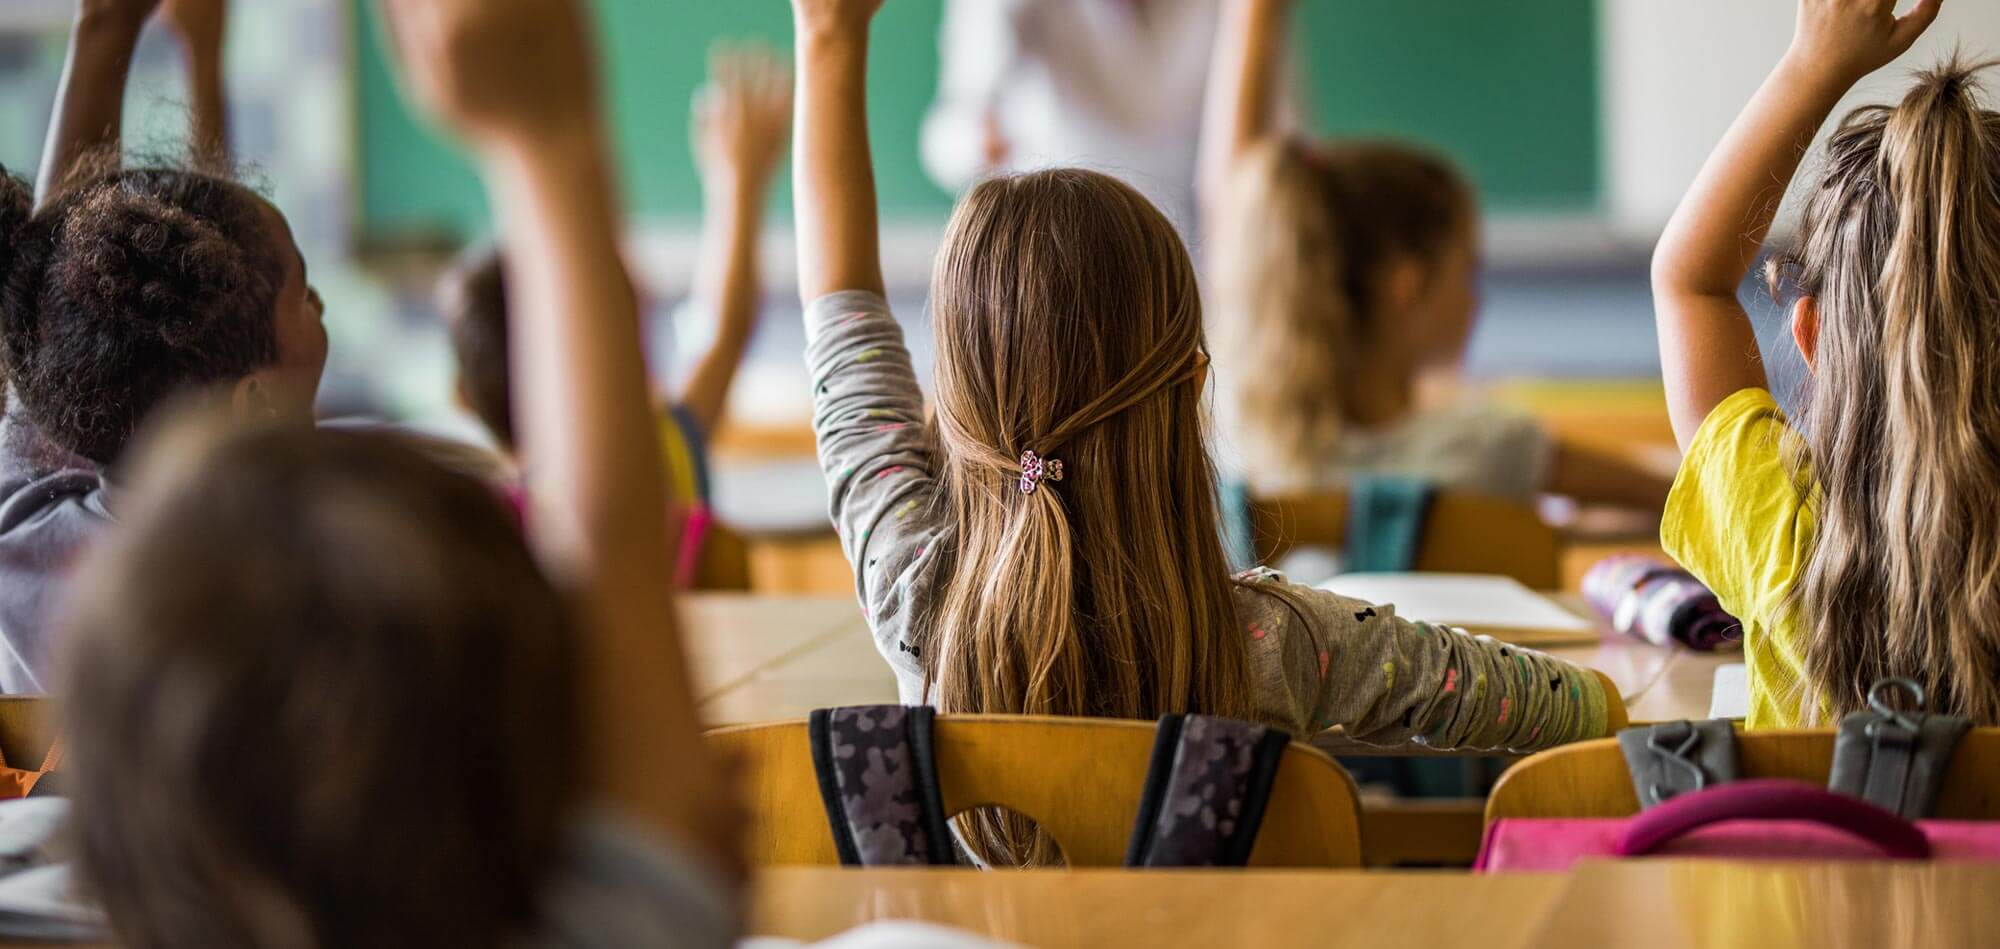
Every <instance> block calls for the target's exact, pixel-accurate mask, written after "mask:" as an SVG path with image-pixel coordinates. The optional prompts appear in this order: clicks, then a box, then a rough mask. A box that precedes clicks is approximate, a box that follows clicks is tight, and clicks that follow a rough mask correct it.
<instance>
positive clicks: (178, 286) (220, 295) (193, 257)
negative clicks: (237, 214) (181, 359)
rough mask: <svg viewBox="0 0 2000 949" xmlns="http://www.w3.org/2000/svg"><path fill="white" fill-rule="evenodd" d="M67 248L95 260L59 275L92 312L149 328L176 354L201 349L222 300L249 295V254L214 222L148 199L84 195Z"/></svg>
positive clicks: (71, 217)
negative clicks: (208, 320) (204, 324)
mask: <svg viewBox="0 0 2000 949" xmlns="http://www.w3.org/2000/svg"><path fill="white" fill-rule="evenodd" d="M61 227H62V234H61V242H62V244H63V245H64V246H66V247H69V248H72V249H81V250H80V252H81V253H83V254H86V255H88V257H90V258H93V259H91V260H89V261H88V263H87V264H86V265H84V266H66V267H62V268H58V271H57V272H56V273H54V274H51V279H53V280H56V281H57V282H58V284H59V286H60V289H61V291H62V293H63V295H64V296H65V297H66V298H68V299H69V300H70V301H72V302H73V303H74V304H76V305H78V306H80V307H83V308H84V309H85V310H86V311H88V312H93V313H97V314H99V315H100V316H102V317H104V318H109V319H123V320H128V321H131V322H135V323H139V324H142V325H144V326H146V327H149V328H150V329H151V331H152V332H153V333H155V334H157V336H158V338H159V340H160V341H161V342H162V343H165V344H166V345H169V346H173V347H175V348H181V347H185V346H190V345H194V344H195V343H196V341H197V340H198V339H199V338H200V335H201V333H202V331H203V327H202V325H201V324H202V322H203V321H204V320H205V319H206V318H207V317H208V315H209V314H211V313H213V311H214V309H215V307H214V304H215V302H216V301H217V300H218V299H226V298H228V297H231V296H234V295H236V294H238V293H242V292H244V291H245V290H246V283H247V275H248V273H249V270H250V267H249V261H248V255H247V253H246V251H245V249H244V248H243V247H241V246H240V245H238V244H237V242H235V241H233V240H231V239H230V238H229V237H228V235H226V234H225V233H224V232H223V230H222V229H221V228H220V227H218V226H216V224H214V223H213V222H210V221H206V220H203V219H201V218H198V217H196V216H194V215H193V214H190V213H188V212H187V211H186V210H183V209H182V208H179V207H176V206H174V205H172V204H169V203H167V202H166V201H162V200H160V199H159V198H157V197H154V196H152V195H149V194H145V193H143V192H140V191H137V190H134V189H131V188H127V187H124V186H122V185H117V184H114V185H110V186H107V187H100V188H97V189H94V190H93V191H92V192H91V193H89V194H88V195H86V196H84V197H83V198H82V200H81V201H80V202H79V203H78V204H77V205H76V207H75V208H73V209H72V210H71V211H70V213H69V214H68V215H66V216H65V217H64V220H63V222H62V225H61Z"/></svg>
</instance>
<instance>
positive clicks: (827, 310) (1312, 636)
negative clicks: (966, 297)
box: [806, 291, 1607, 750]
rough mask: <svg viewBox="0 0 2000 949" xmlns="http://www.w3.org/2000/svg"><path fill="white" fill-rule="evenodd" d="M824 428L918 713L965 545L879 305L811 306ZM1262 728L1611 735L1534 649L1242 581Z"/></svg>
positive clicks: (1282, 585) (1398, 736) (862, 559)
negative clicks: (930, 633)
mask: <svg viewBox="0 0 2000 949" xmlns="http://www.w3.org/2000/svg"><path fill="white" fill-rule="evenodd" d="M806 335H807V340H808V343H807V348H806V362H807V365H808V367H809V369H810V371H811V373H812V385H813V430H814V433H815V435H816V436H817V438H818V441H819V460H820V465H821V467H822V468H823V469H824V470H825V472H826V478H827V487H828V490H829V491H830V493H831V505H832V514H833V522H834V527H835V529H836V530H837V531H838V532H839V534H840V539H841V544H842V546H843V548H844V549H845V551H846V553H847V557H848V560H849V561H850V562H852V563H853V564H854V566H855V577H856V585H857V588H858V592H859V594H860V597H861V606H862V610H863V612H864V614H865V615H866V616H867V617H868V622H869V625H870V627H871V629H872V630H873V632H874V636H875V645H876V648H877V649H878V650H879V651H880V652H881V653H882V657H883V658H884V659H886V660H888V662H889V666H890V668H891V669H893V670H894V671H895V673H896V681H897V685H898V689H899V691H900V693H901V696H902V700H903V701H904V702H906V703H921V702H923V701H925V696H924V668H923V666H922V664H921V662H920V658H919V657H918V656H917V655H916V654H915V651H914V650H913V648H912V642H913V638H912V635H911V629H912V626H913V624H915V623H920V622H925V621H926V620H927V618H928V617H930V616H932V615H934V611H933V606H934V605H935V604H936V602H937V600H938V598H939V596H940V594H941V591H942V585H943V584H944V583H945V582H946V581H947V580H948V577H947V576H946V568H945V566H944V565H945V564H946V563H947V562H948V559H949V558H946V557H943V556H940V555H941V553H943V552H946V551H948V550H949V549H950V548H951V546H952V545H953V543H954V542H955V540H954V537H953V534H954V527H953V525H952V524H950V523H949V522H948V516H947V514H946V513H945V510H944V507H943V505H942V504H939V503H937V501H938V498H937V494H938V483H937V480H936V475H937V464H936V459H934V458H933V457H932V455H931V447H930V446H931V444H932V440H931V438H930V437H929V435H928V433H927V432H926V431H925V425H926V424H927V423H926V421H925V416H924V405H923V393H922V391H921V390H920V389H919V388H918V386H917V379H916V375H915V373H914V372H913V371H912V370H911V368H910V356H909V351H908V349H906V348H905V347H904V344H903V334H902V329H901V328H900V327H898V326H897V325H896V322H895V320H894V318H892V317H891V316H890V314H889V308H888V304H887V303H886V302H885V301H884V300H883V299H882V298H881V297H880V296H878V295H876V294H873V293H867V292H862V291H846V292H842V293H835V294H831V295H829V296H826V297H822V298H820V299H819V300H816V301H814V302H813V304H812V305H811V306H809V307H807V309H806ZM1233 590H1234V597H1235V602H1236V618H1237V622H1238V624H1239V625H1240V627H1241V630H1242V634H1243V635H1244V636H1245V637H1246V639H1247V640H1248V642H1247V644H1246V645H1247V649H1246V653H1247V655H1248V659H1249V668H1248V670H1247V672H1248V674H1249V676H1250V680H1251V692H1252V695H1253V700H1254V703H1255V712H1256V715H1257V717H1258V718H1259V719H1260V720H1261V721H1263V722H1265V723H1267V724H1270V725H1273V726H1276V727H1279V728H1282V729H1285V730H1286V731H1289V732H1291V733H1292V734H1294V735H1299V736H1307V735H1310V734H1312V733H1314V732H1317V731H1320V730H1323V729H1326V728H1330V727H1333V726H1336V725H1337V726H1341V727H1342V728H1343V729H1345V730H1346V732H1347V734H1348V735H1349V736H1350V737H1353V738H1357V739H1360V740H1363V741H1370V742H1376V743H1382V744H1389V743H1400V742H1404V741H1418V742H1422V743H1425V744H1428V745H1432V746H1434V747H1440V748H1461V747H1462V748H1480V749H1498V748H1506V749H1518V750H1527V749H1533V748H1543V747H1547V746H1550V745H1556V744H1561V743H1563V742H1567V741H1576V740H1579V739H1583V738H1591V737H1596V736H1599V735H1602V734H1603V733H1604V731H1605V727H1606V720H1607V714H1606V696H1605V694H1604V691H1603V687H1602V685H1601V684H1600V682H1599V681H1598V679H1597V678H1596V677H1595V676H1593V675H1591V674H1590V673H1589V672H1587V671H1585V670H1583V669H1580V668H1578V667H1576V666H1573V665H1570V664H1569V663H1566V662H1562V661H1560V660H1557V659H1554V658H1551V657H1548V656H1545V655H1542V654H1540V653H1537V652H1534V651H1532V650H1527V649H1522V648H1519V647H1516V646H1510V645H1508V644H1506V643H1501V642H1496V641H1494V640H1491V639H1488V638H1485V637H1474V636H1470V635H1467V634H1465V633H1463V632H1460V631H1457V630H1452V629H1449V628H1446V627H1442V626H1436V625H1432V624H1429V623H1421V622H1411V621H1409V620H1405V619H1403V618H1401V617H1399V616H1397V615H1396V611H1395V608H1394V607H1393V606H1387V605H1375V604H1369V603H1364V602H1361V601H1359V600H1352V599H1348V598H1346V597H1342V596H1338V595H1336V594H1333V593H1330V592H1327V591H1324V590H1318V589H1313V588H1310V587H1303V586H1297V585H1293V584H1289V583H1286V582H1284V580H1283V578H1282V577H1280V576H1278V575H1277V574H1275V573H1273V572H1270V571H1252V572H1251V573H1249V574H1245V575H1243V576H1242V577H1239V578H1237V581H1236V583H1235V585H1234V588H1233Z"/></svg>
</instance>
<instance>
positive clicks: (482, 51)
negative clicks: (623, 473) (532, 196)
mask: <svg viewBox="0 0 2000 949" xmlns="http://www.w3.org/2000/svg"><path fill="white" fill-rule="evenodd" d="M380 2H381V3H382V6H383V9H384V13H385V16H384V20H385V22H387V23H388V24H389V31H390V34H391V37H392V38H393V40H394V42H395V45H396V48H397V51H398V53H399V59H400V60H401V62H402V64H403V69H404V76H405V79H404V83H405V88H406V90H407V91H408V93H409V94H410V96H411V97H412V98H414V99H415V100H416V101H417V102H418V103H419V104H420V105H421V106H422V107H423V109H424V111H426V112H428V113H429V114H430V115H431V116H432V117H434V118H436V119H437V120H439V121H441V122H443V123H444V124H446V125H448V126H450V127H451V129H452V130H453V131H454V132H456V133H457V134H459V135H460V136H462V137H463V138H464V139H465V140H466V142H467V144H469V145H471V146H472V147H473V148H474V149H478V150H481V151H482V152H484V151H487V150H489V149H491V148H495V147H505V146H509V145H519V144H524V143H526V142H528V141H529V140H530V139H531V137H533V136H537V135H547V134H549V133H560V132H573V131H577V130H578V129H579V127H580V126H585V125H588V124H590V123H593V122H595V121H596V119H597V90H596V84H595V79H594V77H593V75H592V64H591V58H590V52H589V50H590V44H589V42H588V40H587V35H586V33H585V29H586V23H585V20H584V14H583V11H582V10H580V9H579V8H578V6H577V4H576V3H574V2H569V0H380ZM592 134H594V132H592Z"/></svg>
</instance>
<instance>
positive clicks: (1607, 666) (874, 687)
mask: <svg viewBox="0 0 2000 949" xmlns="http://www.w3.org/2000/svg"><path fill="white" fill-rule="evenodd" d="M696 599H710V600H714V599H718V598H715V597H708V598H696ZM724 599H727V600H729V601H731V602H730V605H728V606H727V608H726V609H725V607H724V606H723V605H721V604H717V605H713V606H712V607H711V611H710V615H722V614H724V613H727V614H728V615H729V616H730V617H731V619H732V620H733V622H732V623H731V624H730V628H731V629H733V630H735V631H737V632H738V633H740V634H749V635H755V636H758V637H762V636H764V635H765V633H764V630H763V626H764V625H766V622H767V621H766V620H765V619H764V607H763V606H762V605H761V602H762V600H761V598H754V597H735V598H724ZM775 602H784V603H788V604H792V605H793V606H794V607H796V608H798V609H801V610H818V611H821V612H822V613H823V614H824V616H823V620H824V624H823V625H822V626H821V627H820V628H821V629H822V632H821V633H820V634H819V635H817V636H815V637H813V638H812V639H811V641H810V642H806V643H803V644H800V645H796V648H792V649H790V650H789V651H786V652H784V653H783V654H782V655H779V656H778V657H777V658H775V659H774V660H772V661H770V662H767V663H764V664H761V665H756V666H755V667H754V668H752V669H751V670H750V671H749V672H748V673H747V674H742V675H738V676H735V677H733V678H731V679H729V681H728V682H727V684H725V685H722V686H720V687H717V688H713V689H704V690H703V692H702V695H701V698H702V713H703V715H704V716H706V717H707V719H708V721H709V722H710V723H711V724H715V725H734V724H741V723H745V722H758V721H770V720H772V719H785V718H803V717H805V716H806V714H807V713H809V712H811V711H812V710H813V709H816V708H826V707H829V706H835V705H864V704H871V703H890V702H895V701H896V700H897V697H896V680H895V677H894V676H893V675H891V674H890V672H889V667H888V665H887V664H886V663H884V662H883V661H882V657H881V655H880V654H878V653H877V652H876V651H875V643H874V640H873V639H872V638H871V637H870V636H869V633H868V624H867V622H866V621H864V620H863V619H862V618H861V611H860V609H859V608H858V607H857V606H856V605H855V603H854V601H853V600H852V599H851V598H846V599H842V598H819V597H814V598H798V599H792V600H785V601H775ZM714 632H716V633H720V632H721V629H720V628H718V629H716V630H715V631H714ZM691 633H693V635H691V637H690V639H691V641H698V640H700V639H702V638H705V637H706V636H707V635H709V633H707V632H703V633H694V631H693V630H691ZM707 648H709V647H707V646H704V645H700V644H697V645H695V646H692V647H691V649H692V651H694V652H695V653H696V654H697V655H701V654H703V653H704V651H705V650H706V649H707ZM718 648H719V647H718ZM746 648H749V647H746ZM757 648H760V649H762V648H769V644H766V645H764V646H760V647H757ZM1549 652H1550V654H1552V655H1555V656H1558V657H1560V658H1562V659H1565V660H1568V661H1570V662H1574V663H1577V664H1579V665H1584V666H1589V667H1591V668H1594V669H1599V670H1602V671H1603V672H1604V674H1606V675H1608V676H1610V677H1611V681H1613V682H1616V683H1617V684H1618V691H1619V693H1620V694H1621V695H1623V696H1624V697H1625V704H1626V706H1627V709H1628V711H1629V712H1630V714H1631V716H1632V719H1633V720H1634V721H1666V720H1672V719H1679V718H1694V719H1700V718H1707V717H1708V706H1709V698H1710V695H1711V691H1712V689H1711V685H1712V682H1713V680H1714V677H1715V667H1716V666H1719V665H1722V664H1723V663H1727V662H1741V661H1742V654H1741V653H1738V652H1726V653H1697V652H1690V651H1687V650H1683V649H1662V648H1660V647H1657V646H1653V645H1649V644H1647V643H1642V642H1639V641H1637V640H1634V639H1630V638H1627V637H1624V636H1618V635H1606V636H1605V637H1604V638H1603V639H1602V640H1600V641H1599V642H1598V643H1597V644H1596V645H1594V646H1580V647H1570V648H1564V649H1553V650H1549ZM703 681H704V682H707V681H714V680H712V679H708V678H704V679H703Z"/></svg>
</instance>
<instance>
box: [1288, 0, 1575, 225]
mask: <svg viewBox="0 0 2000 949" xmlns="http://www.w3.org/2000/svg"><path fill="white" fill-rule="evenodd" d="M1298 7H1299V23H1298V24H1297V27H1296V32H1297V34H1298V40H1297V43H1296V46H1295V49H1296V51H1297V55H1298V56H1299V58H1300V60H1301V69H1302V71H1303V72H1304V73H1305V75H1306V77H1307V78H1306V82H1307V87H1308V89H1307V95H1308V96H1309V97H1310V100H1311V103H1312V109H1311V112H1312V114H1313V116H1314V118H1315V120H1316V124H1315V126H1314V128H1315V129H1316V130H1318V131H1321V132H1326V133H1329V134H1357V135H1376V134H1391V135H1401V136H1408V137H1412V138H1416V139H1419V140H1422V141H1425V142H1428V143H1429V144H1431V145H1433V146H1436V147H1438V148H1440V149H1442V150H1444V151H1445V152H1447V153H1449V154H1451V155H1453V156H1454V157H1456V158H1457V159H1458V160H1459V161H1460V162H1462V163H1464V165H1465V166H1466V167H1467V168H1468V169H1469V170H1470V171H1471V173H1472V175H1473V178H1474V179H1475V180H1476V181H1477V182H1478V184H1479V187H1480V191H1481V194H1482V197H1483V198H1484V200H1485V202H1486V204H1487V206H1488V207H1491V208H1496V209H1500V210H1512V211H1550V212H1566V211H1581V210H1590V209H1592V208H1594V207H1595V206H1596V203H1597V198H1598V175H1599V172H1598V155H1599V143H1598V128H1599V121H1598V111H1597V110H1598V94H1597V93H1598V90H1597V81H1598V80H1597V75H1598V73H1597V3H1596V0H1510V2H1507V3H1487V2H1476V3H1467V2H1465V0H1400V2H1391V3H1384V2H1381V0H1301V2H1300V3H1299V4H1298Z"/></svg>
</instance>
